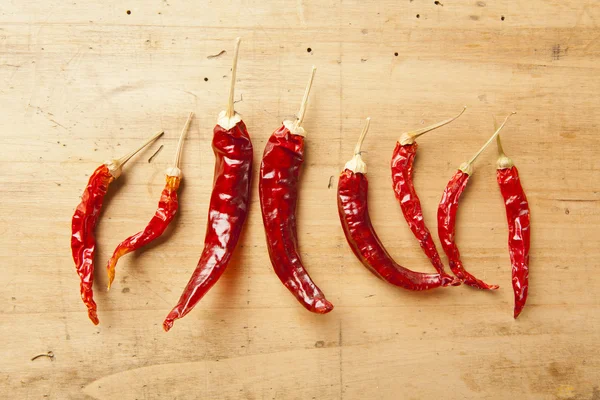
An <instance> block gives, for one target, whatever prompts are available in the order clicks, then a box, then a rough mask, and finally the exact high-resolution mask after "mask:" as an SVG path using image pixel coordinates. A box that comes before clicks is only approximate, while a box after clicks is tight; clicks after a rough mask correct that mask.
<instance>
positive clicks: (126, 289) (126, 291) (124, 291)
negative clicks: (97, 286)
mask: <svg viewBox="0 0 600 400" xmlns="http://www.w3.org/2000/svg"><path fill="white" fill-rule="evenodd" d="M130 291H131V289H129V288H128V287H126V288H123V290H121V293H129V292H130Z"/></svg>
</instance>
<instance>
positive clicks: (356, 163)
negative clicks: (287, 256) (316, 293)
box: [338, 118, 460, 291]
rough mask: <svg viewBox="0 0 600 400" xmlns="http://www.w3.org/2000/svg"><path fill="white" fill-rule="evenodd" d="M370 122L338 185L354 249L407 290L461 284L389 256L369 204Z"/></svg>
mask: <svg viewBox="0 0 600 400" xmlns="http://www.w3.org/2000/svg"><path fill="white" fill-rule="evenodd" d="M369 123H370V119H369V118H367V121H366V123H365V126H364V128H363V131H362V133H361V135H360V138H359V140H358V143H357V144H356V147H355V148H354V157H352V159H351V160H350V161H348V162H347V163H346V165H345V166H344V170H343V171H342V173H341V175H340V179H339V182H338V213H339V215H340V221H341V223H342V228H343V230H344V234H345V235H346V240H347V241H348V244H349V245H350V248H351V249H352V251H353V252H354V254H355V255H356V257H357V258H358V259H359V260H360V262H361V263H362V264H363V265H364V266H365V267H367V268H368V269H369V270H370V271H371V272H372V273H373V274H375V275H376V276H378V277H379V278H381V279H382V280H384V281H386V282H388V283H391V284H392V285H395V286H399V287H402V288H404V289H408V290H415V291H417V290H427V289H433V288H436V287H440V286H448V285H456V284H457V282H458V283H460V282H459V281H458V280H457V279H456V278H454V277H452V276H450V275H446V276H444V275H441V274H439V273H436V274H426V273H422V272H415V271H411V270H409V269H407V268H404V267H402V266H400V265H399V264H398V263H396V262H395V261H394V260H393V259H392V257H391V256H390V255H389V254H388V252H387V250H386V249H385V247H384V246H383V244H382V243H381V241H380V240H379V237H378V236H377V233H375V229H373V225H372V224H371V218H370V217H369V208H368V204H367V193H368V189H369V183H368V180H367V175H366V173H367V166H366V164H365V163H364V161H363V160H362V157H361V155H360V154H361V147H362V143H363V141H364V139H365V136H366V134H367V131H368V130H369Z"/></svg>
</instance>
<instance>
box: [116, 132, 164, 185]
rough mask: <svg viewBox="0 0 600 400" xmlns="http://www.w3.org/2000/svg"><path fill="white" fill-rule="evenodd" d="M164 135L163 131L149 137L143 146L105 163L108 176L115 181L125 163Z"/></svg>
mask: <svg viewBox="0 0 600 400" xmlns="http://www.w3.org/2000/svg"><path fill="white" fill-rule="evenodd" d="M164 133H165V132H164V131H161V132H158V133H156V134H155V135H153V136H152V137H150V138H149V139H148V140H146V142H144V144H143V145H141V146H140V147H138V148H137V149H135V150H133V151H132V152H130V153H129V154H126V155H124V156H123V157H121V158H119V159H116V160H110V161H107V162H106V163H105V164H106V166H107V167H108V170H109V172H110V174H111V175H112V176H113V177H114V178H115V179H117V178H118V177H119V176H121V172H122V171H123V166H124V165H125V163H126V162H127V161H129V160H130V159H131V158H132V157H133V156H135V155H136V154H137V153H138V152H139V151H141V150H142V149H143V148H144V147H146V146H148V145H149V144H150V143H153V142H154V141H155V140H156V139H158V138H159V137H161V136H162V135H163V134H164Z"/></svg>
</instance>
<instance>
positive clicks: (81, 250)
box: [71, 132, 164, 325]
mask: <svg viewBox="0 0 600 400" xmlns="http://www.w3.org/2000/svg"><path fill="white" fill-rule="evenodd" d="M163 133H164V132H159V133H157V134H156V135H154V136H152V137H151V138H149V139H148V140H147V141H146V142H145V143H144V144H143V145H142V146H140V148H138V149H136V150H134V151H132V152H131V153H129V154H127V155H125V156H123V157H121V158H119V159H115V160H111V161H107V162H106V163H104V164H102V165H101V166H99V167H98V168H97V169H96V170H95V171H94V173H93V174H92V176H90V180H89V181H88V184H87V186H86V188H85V190H84V191H83V195H82V196H81V203H80V204H79V205H78V206H77V208H76V209H75V213H74V214H73V220H72V222H71V228H72V233H71V252H72V253H73V261H75V268H76V270H77V274H79V278H80V280H81V284H80V291H81V299H82V300H83V303H84V304H85V305H86V307H87V309H88V316H89V318H90V320H92V322H93V323H94V325H98V323H99V320H98V315H97V313H96V302H94V292H93V283H94V256H95V254H96V236H95V234H94V230H95V229H96V223H97V222H98V217H99V216H100V211H101V209H102V203H103V201H104V196H105V195H106V192H107V190H108V186H109V185H110V184H111V182H112V181H114V180H115V179H117V178H118V177H119V176H121V172H122V170H123V165H125V163H126V162H127V161H129V160H130V159H131V157H133V156H134V155H135V154H136V153H137V152H138V151H140V150H142V149H143V148H144V147H146V146H147V145H149V144H150V143H152V142H154V141H155V140H156V139H158V138H159V137H160V136H162V134H163Z"/></svg>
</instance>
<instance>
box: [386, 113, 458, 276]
mask: <svg viewBox="0 0 600 400" xmlns="http://www.w3.org/2000/svg"><path fill="white" fill-rule="evenodd" d="M466 109H467V107H466V106H465V107H464V108H463V109H462V111H461V112H460V114H458V115H457V116H455V117H453V118H450V119H447V120H445V121H442V122H438V123H437V124H434V125H431V126H428V127H425V128H422V129H419V130H416V131H410V132H404V133H403V134H402V135H400V139H399V140H398V142H397V143H396V148H395V149H394V154H393V155H392V163H391V167H392V182H393V188H394V193H395V194H396V199H398V203H400V208H401V209H402V214H404V218H405V219H406V222H407V223H408V226H409V228H410V230H411V231H412V233H413V235H414V236H415V237H416V238H417V240H418V241H419V244H420V245H421V248H422V249H423V252H424V253H425V255H427V257H428V258H429V260H430V261H431V264H433V267H434V268H435V269H436V270H437V272H438V273H439V274H441V275H442V276H450V275H448V274H447V273H446V271H444V264H443V263H442V260H441V259H440V255H439V253H438V251H437V248H436V247H435V242H434V241H433V237H432V236H431V232H429V229H428V228H427V226H426V225H425V220H424V219H423V209H422V208H421V201H420V200H419V196H418V195H417V192H416V190H415V186H414V184H413V163H414V161H415V156H416V154H417V149H418V144H417V142H415V140H416V139H417V138H418V137H419V136H421V135H423V134H424V133H427V132H429V131H432V130H434V129H437V128H439V127H442V126H444V125H446V124H449V123H450V122H452V121H454V120H455V119H457V118H458V117H460V116H461V115H462V114H463V113H464V112H465V110H466ZM457 284H460V283H457Z"/></svg>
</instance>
